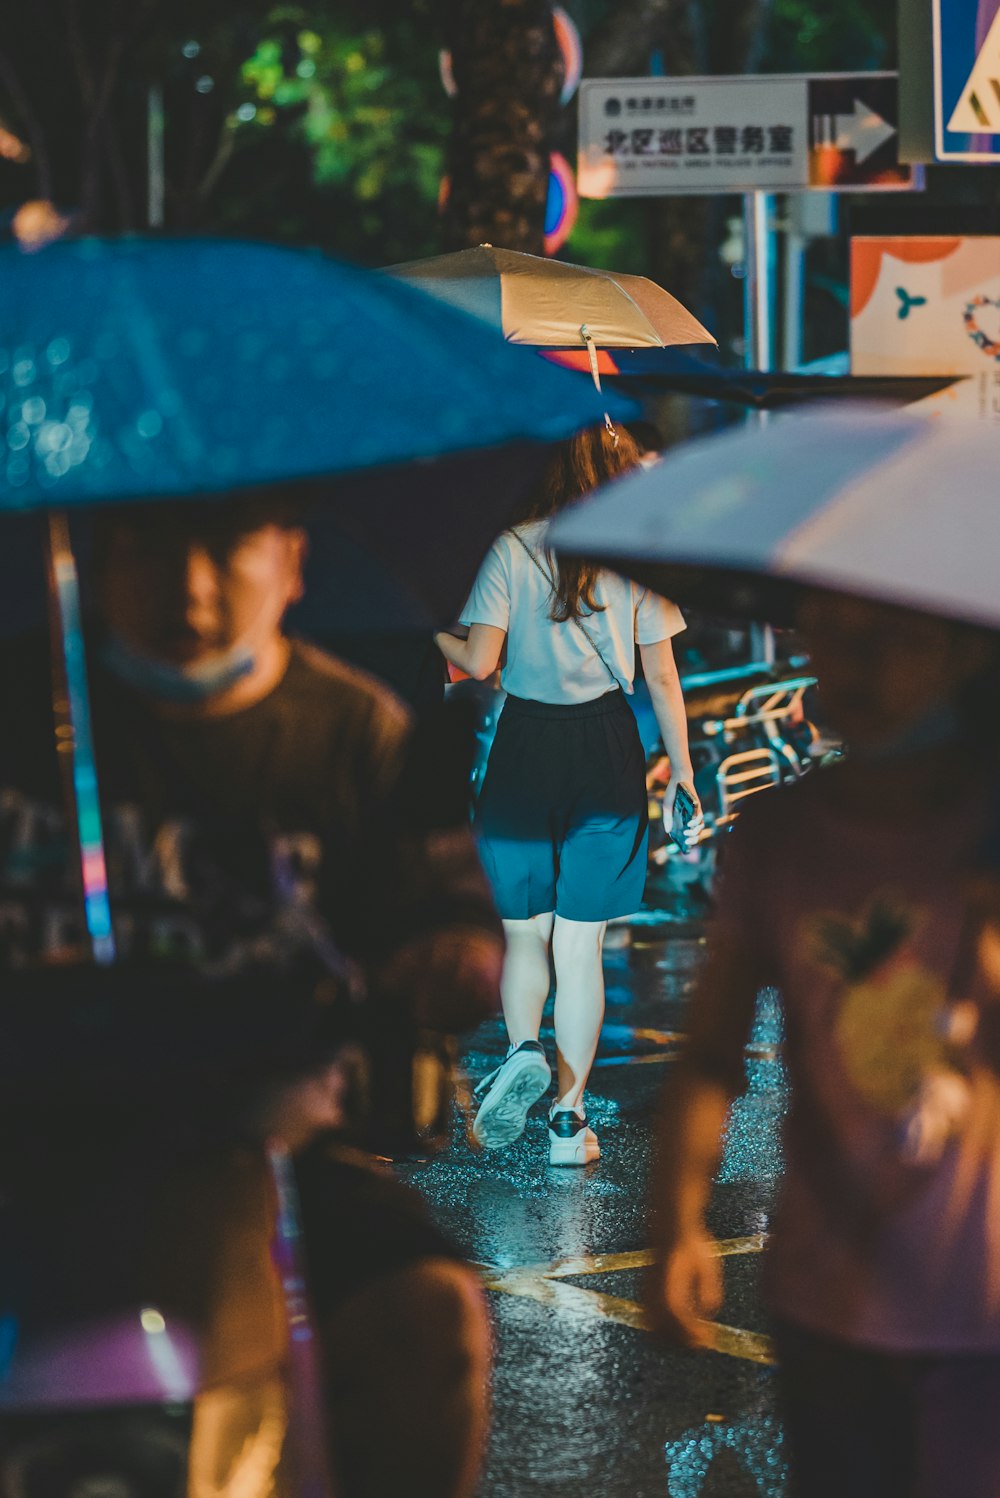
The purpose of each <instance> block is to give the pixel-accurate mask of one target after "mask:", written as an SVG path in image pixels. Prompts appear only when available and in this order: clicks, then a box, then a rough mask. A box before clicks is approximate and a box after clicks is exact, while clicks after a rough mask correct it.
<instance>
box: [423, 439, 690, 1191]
mask: <svg viewBox="0 0 1000 1498" xmlns="http://www.w3.org/2000/svg"><path fill="white" fill-rule="evenodd" d="M637 462H638V452H637V450H636V447H635V444H634V442H633V441H632V439H631V438H630V437H628V436H627V434H626V433H619V434H614V433H611V432H609V431H607V430H606V429H605V428H604V427H599V428H594V429H593V430H589V431H586V432H581V433H578V434H577V436H575V437H573V438H571V439H570V440H569V441H568V442H566V443H564V444H562V446H561V447H560V448H559V449H558V450H557V452H556V455H555V456H554V457H553V458H552V460H551V461H550V463H549V465H548V467H547V469H546V471H545V473H544V475H543V478H542V481H541V483H540V485H539V487H538V489H537V491H536V492H535V494H534V495H533V497H532V499H531V501H530V503H529V505H528V507H527V509H526V513H525V514H524V516H523V519H522V521H521V523H520V524H517V525H515V526H514V527H513V529H511V530H508V531H505V532H504V533H503V535H502V536H500V537H499V539H498V540H497V541H496V542H495V543H494V545H493V547H492V550H491V551H490V553H489V555H488V556H487V558H486V560H485V562H484V563H483V566H482V568H481V570H480V573H479V576H478V578H477V579H476V583H475V586H474V588H473V590H472V595H471V597H470V598H469V601H468V603H467V604H466V607H465V609H464V611H463V614H462V621H461V622H462V623H463V624H465V625H468V626H469V636H468V639H466V640H462V639H459V638H457V637H456V636H455V635H450V634H438V635H437V636H436V639H437V642H438V645H439V646H440V648H441V651H442V653H443V654H444V656H445V658H446V659H447V660H448V661H450V662H451V663H452V664H453V665H455V666H458V667H459V668H460V669H461V670H462V671H465V672H467V673H468V674H469V675H470V676H473V677H476V678H477V679H479V680H483V679H485V678H486V677H488V676H490V675H491V674H492V673H493V672H494V671H495V670H496V668H497V666H498V664H500V662H501V658H502V657H503V658H504V660H503V669H502V673H501V682H502V685H503V687H504V690H505V691H506V692H507V700H506V703H505V705H504V708H503V712H502V714H501V717H500V722H499V724H498V727H497V734H496V739H495V741H494V744H493V749H492V752H491V755H490V761H489V765H488V767H487V771H486V777H485V780H484V783H483V789H482V794H481V796H480V800H479V807H478V810H477V814H476V828H477V832H478V835H479V842H480V850H481V852H482V856H483V861H484V863H485V865H486V871H487V873H488V874H489V876H490V879H491V881H492V884H493V890H494V894H495V896H496V900H497V904H498V906H499V909H500V914H501V916H502V917H503V921H504V928H505V931H506V935H507V943H508V947H507V960H506V965H505V968H504V976H503V982H502V986H501V994H502V999H503V1011H504V1018H505V1020H506V1023H507V1033H508V1036H509V1038H510V1049H509V1051H508V1053H507V1057H506V1059H505V1060H504V1062H503V1064H502V1066H500V1067H499V1068H498V1070H497V1071H496V1072H494V1074H493V1075H492V1076H491V1077H488V1078H487V1079H486V1081H485V1082H484V1083H483V1084H481V1089H480V1090H481V1093H482V1102H481V1104H480V1107H479V1112H478V1114H477V1116H476V1122H475V1126H474V1132H475V1135H476V1138H477V1139H478V1140H479V1141H480V1143H481V1144H483V1145H484V1146H485V1147H486V1148H487V1149H499V1148H501V1147H502V1146H503V1145H506V1144H511V1143H512V1142H513V1141H514V1140H515V1139H517V1138H518V1137H519V1136H520V1135H521V1133H522V1132H523V1131H524V1126H525V1122H526V1119H527V1116H528V1112H529V1110H530V1108H531V1107H532V1105H533V1104H534V1103H535V1102H537V1101H538V1099H539V1098H540V1097H541V1096H542V1095H543V1094H544V1093H545V1092H546V1091H547V1089H548V1086H549V1083H550V1081H551V1072H550V1070H549V1065H548V1062H547V1060H546V1057H545V1051H544V1048H543V1047H542V1045H541V1043H540V1042H539V1039H538V1034H539V1030H540V1028H541V1021H542V1010H543V1008H544V1006H545V1001H546V998H547V997H548V993H549V957H550V953H551V957H552V962H553V965H554V968H555V1033H556V1062H557V1067H558V1078H557V1083H558V1086H557V1097H556V1100H555V1103H554V1104H553V1106H552V1109H551V1112H550V1115H549V1160H550V1163H551V1164H553V1165H586V1164H588V1163H589V1162H590V1161H591V1160H596V1159H598V1158H599V1156H600V1147H599V1145H598V1142H597V1136H596V1135H595V1133H594V1131H593V1129H591V1128H590V1127H589V1125H588V1123H587V1115H586V1111H585V1107H584V1090H585V1088H586V1085H587V1078H588V1076H589V1074H590V1068H591V1066H592V1064H593V1060H594V1053H595V1051H596V1049H597V1041H598V1038H599V1036H600V1031H601V1023H602V1021H603V1018H604V976H603V971H602V966H601V957H602V949H603V943H604V933H605V930H606V928H607V923H608V921H609V920H611V919H613V918H614V917H616V916H624V915H628V914H630V913H631V912H632V911H634V910H636V909H637V908H638V907H639V905H640V904H641V902H642V895H643V887H644V883H645V877H646V840H647V810H646V789H645V776H644V769H645V764H644V756H643V750H642V745H641V743H640V741H639V734H638V730H637V728H636V722H635V717H634V716H633V713H632V711H631V709H630V707H629V705H628V701H627V698H628V697H629V696H630V695H631V693H632V691H633V681H634V676H635V664H636V662H635V647H636V645H637V644H638V646H639V654H640V657H641V660H642V667H643V672H644V674H645V677H646V682H647V685H648V687H649V691H650V696H651V698H652V701H653V706H654V709H655V712H656V718H657V722H658V724H659V727H660V731H661V733H662V735H663V743H664V747H665V749H666V752H667V754H668V755H669V756H670V765H671V775H670V782H669V785H668V787H667V792H666V796H665V798H664V816H665V818H668V819H669V818H670V816H671V813H672V809H673V802H674V796H675V794H676V791H677V787H678V786H679V785H681V784H683V785H684V786H685V787H686V789H687V790H688V792H689V793H690V794H691V796H692V798H694V791H693V774H692V769H691V760H690V755H689V751H688V741H687V720H686V717H685V713H684V701H683V697H682V695H681V686H680V681H679V679H678V675H677V667H676V665H675V663H674V656H673V647H672V645H671V639H672V637H673V636H674V635H675V634H677V633H678V632H679V631H680V630H682V629H683V628H684V621H683V619H682V617H681V615H680V612H679V610H678V609H677V608H676V607H675V605H674V604H672V603H668V602H666V600H665V599H662V598H658V597H656V596H655V595H654V594H652V593H649V592H647V591H646V590H645V589H643V588H640V587H638V586H637V585H636V584H634V583H630V582H626V581H625V580H624V579H623V578H620V577H616V576H614V575H613V574H611V573H608V572H603V571H598V570H597V569H595V568H592V567H588V566H584V565H583V564H580V563H566V562H562V563H560V564H559V565H558V566H557V565H556V562H555V559H554V557H553V556H552V554H551V552H550V551H549V550H548V549H547V547H546V541H545V537H546V530H547V527H548V523H549V521H550V519H551V518H552V517H553V516H554V515H555V514H556V513H557V512H558V511H559V510H561V509H562V508H563V506H564V505H567V504H569V503H570V502H571V501H572V500H574V499H577V498H578V497H579V496H580V495H581V494H584V493H586V492H587V491H588V490H590V489H593V488H596V487H597V486H598V485H599V484H602V483H604V482H605V481H606V480H608V479H611V478H614V477H615V476H616V475H618V474H621V473H624V472H625V471H626V470H628V469H629V468H633V467H635V466H636V464H637ZM504 651H506V654H505V656H504ZM701 827H702V822H701V813H700V808H699V807H698V805H697V801H696V800H695V815H694V817H693V819H692V820H691V822H690V823H689V825H688V828H687V832H686V836H687V841H688V844H689V846H690V845H692V844H693V843H694V842H695V841H696V840H697V837H698V835H699V833H700V831H701Z"/></svg>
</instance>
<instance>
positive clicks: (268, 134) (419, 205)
mask: <svg viewBox="0 0 1000 1498" xmlns="http://www.w3.org/2000/svg"><path fill="white" fill-rule="evenodd" d="M396 11H397V14H396V16H395V17H394V18H392V17H390V18H388V19H383V22H382V24H381V25H365V24H363V23H362V22H360V21H359V20H358V19H357V18H354V19H353V20H352V18H351V17H350V15H348V16H347V17H346V19H345V18H344V17H343V15H342V13H341V12H340V11H339V10H338V14H337V15H335V16H327V15H325V14H323V13H321V12H319V10H318V8H317V7H316V6H302V7H295V8H291V7H287V6H282V7H277V8H275V10H274V11H273V12H272V13H271V15H270V16H269V17H268V18H267V19H266V20H265V22H264V25H263V26H262V28H261V33H260V36H259V39H258V40H257V45H256V47H255V49H254V51H253V53H252V55H251V56H249V57H247V58H246V60H245V61H244V62H243V64H242V67H241V68H240V74H239V77H240V86H241V98H240V100H239V101H238V103H236V105H235V107H234V109H233V111H232V113H231V115H230V117H229V121H228V125H229V128H230V129H231V130H232V131H233V132H234V134H235V140H234V167H233V169H232V170H231V171H230V172H228V173H227V179H226V180H225V181H224V182H222V183H221V184H220V194H219V196H220V199H221V201H220V202H219V204H218V209H217V212H218V215H219V217H221V218H222V219H224V221H225V224H226V227H228V228H241V227H250V221H251V220H252V219H253V218H254V217H255V216H256V215H258V214H260V213H261V212H262V211H265V203H266V202H269V203H270V205H271V208H272V210H273V214H272V222H271V227H270V232H272V233H275V234H277V235H278V236H287V237H290V238H302V237H306V238H312V239H318V240H319V241H320V242H322V243H325V244H326V245H328V246H329V247H331V248H333V249H335V250H337V252H338V253H340V254H343V255H347V256H349V257H351V258H354V259H357V260H360V261H365V262H369V263H375V264H379V263H382V264H384V263H386V262H388V261H391V260H393V259H406V258H407V257H409V256H417V255H421V254H430V253H433V251H434V250H436V249H437V247H438V245H437V238H438V226H437V198H438V193H439V191H440V184H441V177H442V174H443V171H444V156H445V148H446V143H447V137H448V130H449V125H450V119H449V110H448V101H447V99H446V97H445V94H444V91H443V89H442V87H441V83H440V80H439V78H438V66H437V47H436V45H435V44H434V43H433V41H432V40H431V38H430V37H429V34H428V31H429V28H427V27H426V26H425V25H421V24H419V22H420V17H419V15H418V14H416V13H415V11H414V8H413V7H410V6H403V5H400V6H398V7H396ZM296 157H297V158H298V160H294V161H293V158H296ZM281 163H284V166H281V165H280V164H281ZM256 164H259V165H261V166H262V167H263V168H264V175H263V180H262V182H261V184H260V186H261V187H263V188H264V189H265V190H264V191H261V190H256V191H255V188H254V184H253V181H252V178H253V174H254V166H255V165H256ZM303 168H304V169H305V170H303ZM286 173H288V174H290V179H291V180H292V181H294V183H295V188H296V196H295V199H294V201H292V200H291V199H290V198H289V196H288V194H287V192H286V190H285V189H286V185H287V184H288V181H289V176H286V175H285V174H286ZM304 177H306V178H308V188H307V190H306V192H303V188H304V187H305V186H306V184H305V182H304V181H303V180H302V179H303V178H304Z"/></svg>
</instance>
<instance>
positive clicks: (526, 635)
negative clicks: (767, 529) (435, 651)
mask: <svg viewBox="0 0 1000 1498" xmlns="http://www.w3.org/2000/svg"><path fill="white" fill-rule="evenodd" d="M547 524H548V522H547V521H544V520H535V521H532V522H531V523H529V524H528V525H519V526H518V527H517V529H516V535H512V534H511V533H510V531H505V532H504V533H503V535H502V536H499V537H498V538H497V540H496V541H494V543H493V545H492V547H491V548H490V551H489V554H488V556H487V557H486V560H485V561H484V562H483V565H482V567H480V569H479V576H478V577H477V578H476V581H475V585H474V586H473V589H472V592H471V593H470V595H469V601H468V603H467V604H466V605H465V608H464V609H463V610H462V613H461V615H460V619H461V622H462V623H463V624H468V625H471V624H492V625H494V626H495V627H496V628H497V629H505V630H506V631H507V658H506V662H505V664H504V666H503V669H502V671H501V673H500V681H501V684H502V686H503V688H504V691H506V692H510V693H512V694H513V696H515V697H526V698H528V699H529V700H530V701H532V702H562V703H571V702H591V701H593V699H594V698H596V697H602V696H603V695H604V693H605V692H609V691H611V690H612V689H613V686H614V683H613V682H612V680H611V676H610V675H609V672H608V670H607V668H606V667H605V666H604V665H603V664H602V662H601V660H600V659H599V657H598V655H597V653H596V651H595V650H594V648H593V646H592V645H591V644H590V642H589V641H588V640H587V638H586V635H585V634H584V632H583V630H582V629H581V628H580V626H579V625H578V624H576V623H575V622H574V621H573V620H572V619H567V620H566V621H565V623H563V624H557V623H556V622H555V621H554V620H553V619H551V618H550V617H549V610H550V609H551V607H552V588H551V586H550V583H549V578H551V576H552V566H551V563H550V561H549V558H548V556H547V555H546V552H545V531H546V528H547ZM517 536H521V537H522V538H523V540H524V542H525V543H526V545H527V546H529V547H530V548H531V550H532V552H533V554H534V555H535V556H536V557H537V558H538V560H539V562H540V563H541V565H542V567H543V568H544V571H545V575H544V576H543V574H542V572H541V571H540V570H539V568H538V567H536V565H535V563H534V562H533V561H532V560H531V557H529V556H528V554H527V552H526V551H525V549H524V547H523V546H522V545H521V544H520V542H519V541H518V540H517ZM594 596H595V598H596V600H597V602H598V603H599V604H601V605H603V607H602V608H601V610H600V611H599V612H596V613H593V614H584V615H583V622H584V624H585V626H586V628H587V631H588V633H589V634H590V635H591V636H592V637H593V639H594V641H595V642H596V644H597V645H598V646H599V647H600V650H601V654H602V655H603V656H604V659H605V660H606V661H607V663H608V666H610V667H611V670H612V671H613V672H614V674H615V678H616V679H617V681H618V684H619V686H620V687H621V688H622V689H623V690H624V691H626V692H632V691H633V690H634V687H633V683H634V680H635V647H636V643H637V642H638V644H640V645H655V644H656V643H657V641H658V640H670V639H672V638H673V636H674V635H676V634H679V633H680V631H681V630H682V629H683V628H684V627H685V626H684V619H683V616H682V615H681V611H680V609H679V608H678V607H677V605H676V604H674V603H668V602H667V600H666V599H665V598H660V597H659V596H658V595H657V594H655V593H650V592H649V590H648V589H647V588H640V587H639V585H638V583H633V582H629V581H628V580H627V579H626V578H624V577H618V576H617V575H616V574H615V573H613V572H604V571H602V572H601V573H600V574H599V576H598V581H597V585H596V587H595V589H594Z"/></svg>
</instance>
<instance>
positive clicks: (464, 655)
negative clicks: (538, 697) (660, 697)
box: [434, 624, 683, 705]
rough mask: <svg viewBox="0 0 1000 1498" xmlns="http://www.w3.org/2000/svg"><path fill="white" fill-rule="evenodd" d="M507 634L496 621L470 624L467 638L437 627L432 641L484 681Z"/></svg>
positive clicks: (453, 662) (455, 663)
mask: <svg viewBox="0 0 1000 1498" xmlns="http://www.w3.org/2000/svg"><path fill="white" fill-rule="evenodd" d="M506 638H507V631H506V630H505V629H498V628H497V626H496V625H495V624H473V625H472V626H471V628H470V630H469V638H468V639H467V640H460V639H459V638H458V636H457V635H449V634H447V633H446V632H445V631H444V630H439V631H438V633H437V634H436V635H435V636H434V643H435V645H436V646H437V648H438V649H439V650H440V652H441V654H442V655H443V656H444V658H445V660H446V661H448V662H449V663H450V664H451V665H453V666H457V667H458V669H459V670H460V671H464V672H465V674H466V676H471V677H473V678H474V680H476V681H485V680H486V678H487V677H488V676H492V675H493V673H494V671H495V670H496V668H497V666H498V665H499V664H500V652H501V651H502V650H503V645H504V641H505V640H506ZM682 705H683V704H682Z"/></svg>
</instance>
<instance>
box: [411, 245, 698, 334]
mask: <svg viewBox="0 0 1000 1498" xmlns="http://www.w3.org/2000/svg"><path fill="white" fill-rule="evenodd" d="M387 273H388V274H389V275H391V276H393V277H396V278H397V279H399V280H403V281H408V282H409V283H411V284H412V285H414V286H420V287H421V288H422V289H423V290H425V291H428V292H430V293H431V294H432V295H434V296H436V297H439V298H440V299H441V301H443V302H448V303H450V304H451V305H452V306H454V307H460V308H462V310H463V311H465V312H471V313H473V314H474V315H475V316H476V317H480V318H482V319H483V321H484V322H488V323H490V324H491V325H492V326H493V327H495V328H497V329H498V330H499V331H500V332H501V333H502V334H503V336H504V338H506V339H507V341H508V342H509V343H527V344H533V345H535V346H536V347H545V348H570V347H573V346H574V345H576V346H579V345H580V344H581V343H582V342H583V341H584V339H583V336H582V333H581V328H583V327H586V328H587V330H588V332H589V334H590V336H591V337H592V338H593V340H594V342H595V343H596V344H597V345H598V346H599V347H602V348H665V347H672V346H675V345H680V344H703V343H713V344H714V342H715V339H714V338H713V337H712V335H711V333H709V331H708V330H707V328H704V327H702V325H701V323H700V322H699V321H698V319H697V318H696V317H693V316H692V315H691V313H690V312H688V310H687V309H686V308H685V307H683V306H682V305H681V303H680V302H679V301H677V299H676V297H672V296H671V295H670V293H669V292H667V291H664V290H663V289H662V287H660V286H657V285H656V283H655V282H654V281H649V280H647V279H646V278H645V277H644V276H629V275H615V274H613V273H612V272H610V271H604V270H594V269H592V268H591V267H589V266H585V265H568V264H567V263H566V262H565V261H562V260H547V259H545V258H544V257H542V256H541V255H524V254H521V253H520V251H517V250H498V249H494V248H493V246H492V245H479V246H478V247H477V248H475V249H469V250H458V251H456V252H455V253H454V254H452V255H434V256H431V257H430V258H428V259H426V260H412V261H409V262H408V263H406V264H405V265H394V266H391V267H390V268H389V271H388V272H387Z"/></svg>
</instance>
